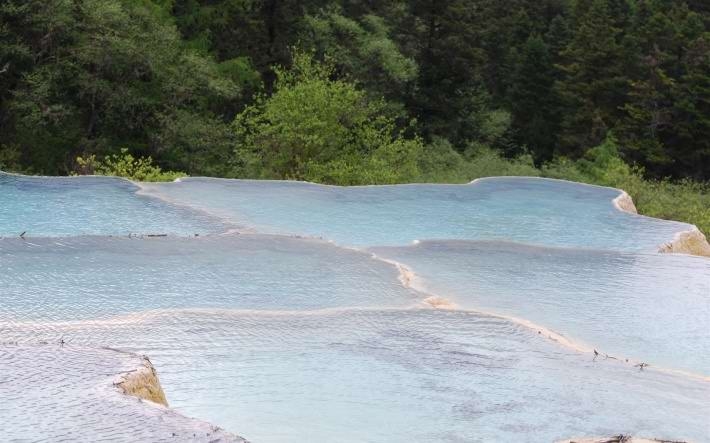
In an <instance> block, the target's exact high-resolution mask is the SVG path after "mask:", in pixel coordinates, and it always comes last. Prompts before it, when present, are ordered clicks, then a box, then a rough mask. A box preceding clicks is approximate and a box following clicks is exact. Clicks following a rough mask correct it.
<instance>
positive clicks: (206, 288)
mask: <svg viewBox="0 0 710 443" xmlns="http://www.w3.org/2000/svg"><path fill="white" fill-rule="evenodd" d="M141 186H142V190H141V191H140V192H139V193H136V190H137V189H138V188H137V187H136V186H134V185H132V184H130V183H129V182H126V181H122V180H117V179H107V178H82V179H48V178H26V177H17V176H6V175H1V174H0V191H4V192H3V193H0V203H1V204H2V205H0V208H2V210H1V211H0V233H5V234H4V235H8V236H12V237H14V236H16V235H17V233H15V231H17V230H18V229H19V226H21V225H23V224H24V225H26V226H31V227H32V230H31V231H30V230H28V233H30V236H29V237H28V238H27V239H26V240H21V239H17V238H12V239H8V238H5V239H0V288H1V290H0V342H4V343H7V342H19V343H23V344H33V345H36V344H37V343H49V345H46V346H50V347H51V346H54V347H56V346H57V345H56V343H57V342H58V341H59V340H64V341H66V342H67V343H68V344H67V345H66V346H67V347H68V348H70V349H71V348H73V347H76V346H81V347H83V346H90V347H91V348H97V347H102V346H110V347H117V348H121V349H125V350H129V351H135V352H140V353H146V354H148V355H149V356H150V357H151V359H152V361H153V363H154V365H155V366H156V369H157V371H158V374H159V376H160V378H161V382H162V384H163V387H164V388H165V391H166V393H167V396H168V401H169V402H170V404H171V406H172V407H175V408H177V410H178V411H179V412H183V413H185V414H186V415H188V416H195V417H198V418H200V419H205V420H209V421H211V422H213V423H216V424H218V425H220V426H222V427H226V428H227V429H228V430H230V431H232V432H235V433H238V434H240V435H244V436H245V437H247V438H248V439H250V440H252V441H255V442H262V441H265V442H280V441H294V439H302V440H306V441H373V442H375V441H377V442H379V441H394V442H397V441H402V442H404V441H407V442H409V441H449V442H456V441H535V442H536V441H552V440H555V439H562V438H565V437H567V438H569V437H574V436H584V435H611V434H619V433H624V434H635V435H641V436H648V437H665V438H669V439H689V440H692V441H697V442H700V441H708V438H707V436H708V435H710V425H709V423H710V421H709V420H708V417H710V403H709V402H708V401H707V398H709V397H710V384H709V383H708V381H707V380H703V379H701V378H700V377H698V376H695V375H690V376H686V375H681V374H680V373H673V372H668V371H667V369H681V370H686V371H688V372H691V373H693V374H705V375H707V374H709V373H710V360H708V355H710V352H709V351H710V338H709V337H708V335H707V327H708V325H709V324H710V301H709V298H710V260H707V259H703V258H697V257H688V256H670V255H661V254H656V253H655V251H656V249H657V246H658V245H659V244H661V243H663V242H666V241H669V240H670V239H671V238H672V237H673V235H674V233H675V232H677V231H680V230H684V229H688V228H689V226H688V225H686V224H682V223H676V222H667V221H661V220H655V219H650V218H646V217H640V216H634V215H630V214H625V213H622V212H620V211H618V210H617V209H615V208H614V206H613V205H612V203H611V200H612V199H613V198H615V197H616V196H617V195H618V191H616V190H613V189H608V188H599V187H591V186H584V185H576V184H571V183H566V182H559V181H550V180H538V179H513V178H510V179H508V178H506V179H490V180H482V181H479V182H476V183H474V184H471V185H452V186H446V185H443V186H442V185H407V186H383V187H357V188H335V187H325V186H318V185H312V184H307V183H289V182H254V181H233V180H232V181H228V180H212V179H188V180H184V181H182V182H178V183H168V184H150V185H141ZM3 199H4V200H3ZM235 227H236V228H238V229H239V230H241V231H242V232H249V234H243V235H238V234H236V233H234V231H233V228H235ZM24 229H26V228H23V230H24ZM127 232H134V233H140V234H149V233H158V232H160V233H168V234H170V235H169V236H168V237H167V238H128V237H127V234H126V233H127ZM227 232H229V233H227ZM257 232H258V233H268V234H288V235H262V234H256V233H257ZM195 233H199V234H201V235H200V237H194V234H195ZM87 234H88V235H90V236H86V235H87ZM205 234H212V235H205ZM91 235H93V236H91ZM107 235H116V236H120V237H113V238H111V237H107ZM302 236H309V237H319V236H320V237H323V238H324V239H326V240H333V241H334V242H335V243H336V244H332V243H328V242H326V241H319V240H314V239H308V238H302ZM38 237H44V238H38ZM427 239H442V240H438V241H427ZM501 239H502V240H505V241H501ZM414 240H422V242H421V243H418V244H416V245H412V242H413V241H414ZM511 242H518V243H511ZM338 245H351V246H357V247H365V246H368V247H370V248H369V249H366V250H354V249H347V248H344V247H341V246H338ZM533 245H538V246H533ZM372 253H375V254H376V255H377V257H379V258H376V257H374V256H373V255H372ZM380 258H382V259H385V260H390V261H391V260H394V261H397V262H400V263H401V264H402V265H404V266H406V268H408V269H411V270H413V271H414V272H415V273H413V274H412V273H409V272H408V271H406V270H405V268H398V267H397V266H396V265H395V264H394V263H393V262H385V261H384V260H381V259H380ZM400 271H401V272H400ZM409 286H411V289H410V288H409ZM417 289H420V290H421V291H417ZM432 295H435V296H437V297H439V298H440V299H443V298H446V299H448V301H450V302H452V303H455V304H456V305H458V308H459V309H457V310H450V311H447V310H435V309H432V308H429V307H428V306H429V305H428V304H427V303H426V301H425V300H426V299H427V298H428V297H430V296H432ZM487 313H488V314H487ZM490 313H494V314H500V315H501V316H503V317H516V319H515V320H514V321H511V320H509V319H506V318H503V317H501V316H495V315H493V316H491V315H490ZM530 322H532V323H535V324H537V325H539V328H540V329H541V330H542V331H545V333H541V334H538V333H537V329H538V327H537V326H534V327H526V326H524V324H527V323H530ZM546 328H547V329H550V330H552V331H555V332H558V333H560V334H561V335H562V336H564V337H566V338H568V339H570V340H572V342H573V343H572V344H573V345H579V346H577V348H576V349H575V347H574V346H573V347H569V346H563V345H562V343H560V342H555V341H554V340H551V339H549V338H548V335H550V334H551V333H548V331H547V329H546ZM558 341H559V340H558ZM587 346H588V347H589V350H587V349H586V347H587ZM592 348H596V349H598V350H599V351H601V352H602V354H604V353H608V354H609V355H611V356H614V357H617V358H618V360H616V359H611V358H604V357H603V355H602V356H600V357H598V358H596V359H594V356H593V354H592V353H591V349H592ZM7 349H8V348H0V352H3V351H5V357H7V356H8V355H10V356H11V354H8V353H7ZM82 349H83V348H82ZM10 352H11V351H10ZM45 357H46V356H45ZM627 357H628V358H630V359H631V361H630V362H629V363H627V362H625V358H627ZM22 358H25V359H27V358H28V357H27V355H26V354H23V357H22ZM43 358H44V357H43ZM45 360H50V357H46V358H45ZM45 360H38V362H37V365H38V366H37V368H35V369H36V371H37V374H41V373H43V371H45V370H47V371H49V370H52V371H58V370H59V371H61V370H60V369H57V367H58V366H61V364H62V361H59V362H57V363H56V364H54V363H53V364H49V363H47V362H45ZM23 361H24V360H23ZM637 361H645V362H649V363H651V367H650V368H647V369H645V370H643V371H641V370H639V369H638V367H634V363H636V362H637ZM68 364H69V363H66V365H68ZM72 364H73V363H72ZM13 367H15V366H13ZM71 368H74V366H71ZM13 371H15V370H14V369H7V370H6V371H5V373H6V378H5V380H6V381H8V380H14V379H18V378H20V379H21V377H22V373H17V372H13ZM7 373H10V376H9V377H8V376H7ZM12 377H14V379H13V378H12ZM7 386H8V383H4V384H3V383H0V398H2V397H3V396H7V395H9V394H8V392H9V391H7ZM38 392H40V393H41V392H42V391H38ZM11 395H13V396H20V397H21V396H22V394H21V391H17V390H15V391H12V392H11ZM61 398H64V397H61ZM61 398H60V399H61ZM55 400H56V399H55ZM22 401H24V403H23V404H30V403H31V402H30V403H28V402H27V398H24V397H23V400H22ZM52 405H53V406H50V407H54V408H58V407H61V405H62V401H59V400H57V401H56V402H54V403H52ZM69 405H70V407H69V410H68V411H66V413H67V414H69V415H70V416H73V417H76V416H82V415H85V414H86V413H87V411H86V409H87V408H86V407H85V406H82V405H81V404H75V403H71V402H69ZM1 408H2V407H1V406H0V412H3V411H2V409H1ZM82 408H83V409H82ZM16 409H17V408H16ZM4 413H5V414H6V415H7V414H8V412H7V410H6V411H5V412H4ZM18 417H19V418H18ZM22 417H25V418H28V420H25V422H24V424H23V422H22V421H21V418H22ZM32 419H35V421H34V422H36V421H37V417H35V416H34V415H33V413H32V412H28V413H26V414H24V415H22V414H19V415H18V414H15V415H13V418H12V420H7V421H13V422H16V427H15V428H13V431H16V428H17V427H19V426H26V425H28V424H29V425H31V424H32V423H33V420H32ZM40 430H41V431H42V432H40V434H41V435H42V436H45V437H46V436H49V435H51V430H50V429H49V428H42V429H40ZM18 432H19V431H18ZM91 432H94V433H95V436H96V438H99V437H101V436H102V435H101V431H100V430H93V431H91ZM40 434H38V435H40ZM18 435H19V434H18Z"/></svg>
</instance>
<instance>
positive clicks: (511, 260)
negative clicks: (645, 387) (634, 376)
mask: <svg viewBox="0 0 710 443" xmlns="http://www.w3.org/2000/svg"><path fill="white" fill-rule="evenodd" d="M373 251H374V252H376V253H377V254H378V255H380V256H383V257H386V258H389V259H393V260H397V261H400V262H403V263H406V264H407V265H408V266H409V267H410V268H411V269H412V270H413V271H414V272H415V273H416V274H417V276H418V277H419V278H420V283H421V286H422V289H423V290H424V291H427V292H430V293H433V294H438V295H440V296H445V297H446V298H447V299H449V300H451V301H452V302H453V303H455V304H457V305H458V306H460V307H462V308H467V309H478V310H482V311H486V312H496V313H500V314H503V315H507V316H513V317H517V318H522V319H526V320H529V321H532V322H534V323H537V324H539V325H544V326H546V327H548V328H550V329H552V330H554V331H556V332H559V333H561V334H563V335H564V336H565V337H567V338H570V339H573V340H574V341H576V342H579V343H580V344H585V345H586V346H587V347H590V348H597V349H598V350H599V351H600V352H603V353H607V354H609V355H612V356H616V357H617V358H621V359H625V358H631V359H634V360H637V361H645V362H648V363H650V364H653V365H661V366H665V367H668V368H676V369H683V370H688V371H691V372H695V373H700V374H705V375H710V340H709V339H708V326H709V325H710V260H708V259H705V258H700V257H687V256H674V255H659V254H654V255H645V254H629V253H619V252H612V251H590V250H574V249H556V248H542V247H530V246H524V245H519V244H514V243H501V242H462V241H448V242H423V243H421V244H418V245H415V246H409V247H400V248H374V249H373Z"/></svg>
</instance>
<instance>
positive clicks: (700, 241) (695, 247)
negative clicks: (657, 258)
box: [659, 227, 710, 257]
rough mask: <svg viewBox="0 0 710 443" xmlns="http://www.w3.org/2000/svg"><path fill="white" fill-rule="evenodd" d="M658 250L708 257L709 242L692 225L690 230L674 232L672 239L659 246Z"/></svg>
mask: <svg viewBox="0 0 710 443" xmlns="http://www.w3.org/2000/svg"><path fill="white" fill-rule="evenodd" d="M659 252H666V253H676V254H691V255H700V256H702V257H710V244H708V240H707V238H705V235H704V234H703V233H702V232H700V231H699V230H698V228H696V227H693V229H691V230H690V231H683V232H679V233H678V234H676V236H675V238H674V239H673V241H671V242H670V243H666V244H665V245H663V246H661V248H660V249H659Z"/></svg>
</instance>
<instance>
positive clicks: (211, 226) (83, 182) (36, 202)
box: [0, 172, 225, 237]
mask: <svg viewBox="0 0 710 443" xmlns="http://www.w3.org/2000/svg"><path fill="white" fill-rule="evenodd" d="M137 190H138V187H137V186H136V185H134V184H132V183H130V182H128V181H127V180H122V179H118V178H111V177H63V178H60V177H52V178H49V177H29V176H18V175H10V174H4V173H2V172H0V237H17V236H19V235H20V234H21V233H23V232H25V233H26V234H25V235H26V236H27V237H64V236H75V235H125V236H127V235H128V234H138V235H140V234H175V235H184V236H186V235H194V234H205V233H209V232H220V231H223V230H224V229H225V225H224V224H223V223H222V222H220V221H218V220H217V219H215V218H212V217H208V216H207V215H205V214H200V213H197V212H195V211H189V210H185V209H184V208H178V207H175V206H173V205H169V204H166V203H165V202H162V201H160V200H157V199H151V198H146V197H140V196H138V195H136V191H137Z"/></svg>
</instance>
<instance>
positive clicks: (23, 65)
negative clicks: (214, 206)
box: [0, 0, 710, 230]
mask: <svg viewBox="0 0 710 443" xmlns="http://www.w3.org/2000/svg"><path fill="white" fill-rule="evenodd" d="M595 146H596V148H595ZM610 146H613V147H614V149H610ZM121 149H127V151H125V152H122V151H121ZM128 156H132V157H131V158H130V159H129V158H128ZM148 157H151V158H152V159H154V161H155V163H156V166H157V167H160V168H164V169H166V170H179V171H185V173H188V174H192V175H217V176H225V177H262V178H294V179H303V180H312V181H320V182H326V183H335V184H361V183H393V182H407V181H455V182H463V181H468V180H471V179H473V178H476V177H479V176H485V175H501V174H508V175H547V176H555V177H565V178H570V179H575V180H581V181H587V182H593V183H599V184H606V185H612V186H619V187H624V188H625V189H628V190H629V191H630V193H631V194H632V195H633V196H634V197H635V198H636V200H637V203H638V206H639V208H640V209H641V210H645V212H646V213H648V214H650V215H658V216H663V217H674V218H679V219H683V220H688V221H691V222H694V223H697V224H700V225H702V226H704V227H705V229H706V230H707V229H709V228H708V226H709V225H710V222H708V218H709V216H708V213H707V211H708V207H709V206H710V205H709V204H708V190H707V186H706V185H704V184H700V183H705V182H707V181H708V180H710V8H709V7H708V6H707V5H706V2H703V1H698V0H686V1H674V0H509V1H505V2H501V1H498V0H406V1H405V0H390V1H378V0H375V1H364V0H4V1H3V2H0V169H9V170H16V171H21V172H29V173H45V174H69V173H75V172H78V173H81V172H91V171H93V172H97V173H111V171H114V172H116V173H121V174H122V175H133V176H134V177H153V179H159V178H164V179H169V178H171V177H173V175H172V173H168V174H167V176H166V175H163V173H162V172H160V171H157V172H156V171H155V170H151V169H148V171H150V172H146V171H143V169H142V168H143V167H144V166H146V165H143V166H140V165H138V166H136V165H135V164H134V163H136V162H140V161H141V160H140V159H141V158H148ZM78 158H80V159H81V160H78ZM137 159H138V160H137ZM87 162H88V163H87ZM121 165H122V166H121ZM129 165H133V166H131V167H132V168H133V169H131V170H124V171H122V172H119V171H121V169H120V168H122V167H123V166H125V167H129ZM149 166H150V167H153V165H152V164H150V165H149ZM136 167H137V168H138V169H136ZM129 169H130V168H129ZM137 171H138V172H137ZM144 172H145V173H144ZM136 174H137V175H136ZM673 202H675V203H673ZM674 206H675V207H674Z"/></svg>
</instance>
